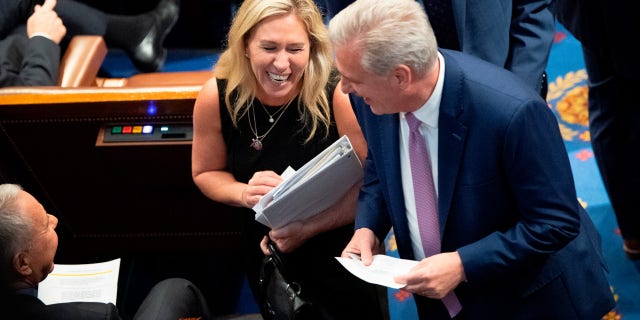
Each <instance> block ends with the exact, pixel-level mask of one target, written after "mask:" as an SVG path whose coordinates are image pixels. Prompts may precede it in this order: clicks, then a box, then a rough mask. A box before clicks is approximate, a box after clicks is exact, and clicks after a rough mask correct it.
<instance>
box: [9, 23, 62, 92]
mask: <svg viewBox="0 0 640 320" xmlns="http://www.w3.org/2000/svg"><path fill="white" fill-rule="evenodd" d="M59 72H60V46H59V45H57V44H56V43H55V42H53V41H51V40H49V39H47V38H45V37H40V36H36V37H33V38H31V39H29V38H27V36H26V35H21V34H14V35H10V36H8V37H7V38H5V39H2V40H0V88H2V87H9V86H53V85H56V83H58V74H59Z"/></svg>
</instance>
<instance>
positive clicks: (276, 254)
mask: <svg viewBox="0 0 640 320" xmlns="http://www.w3.org/2000/svg"><path fill="white" fill-rule="evenodd" d="M267 248H269V252H271V260H272V261H273V264H274V265H275V266H276V268H278V270H280V274H282V276H283V277H284V278H285V279H286V278H287V275H286V272H285V269H286V268H285V265H284V261H283V259H282V253H281V252H280V249H278V245H277V244H276V243H275V242H273V240H271V239H269V241H268V242H267Z"/></svg>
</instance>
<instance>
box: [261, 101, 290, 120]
mask: <svg viewBox="0 0 640 320" xmlns="http://www.w3.org/2000/svg"><path fill="white" fill-rule="evenodd" d="M260 105H261V106H262V110H264V112H266V113H267V115H269V123H273V122H274V121H275V120H274V119H273V117H277V116H278V114H279V113H282V112H284V110H285V107H280V108H278V110H276V112H274V113H273V114H271V113H270V112H269V110H267V107H265V106H264V104H262V102H260Z"/></svg>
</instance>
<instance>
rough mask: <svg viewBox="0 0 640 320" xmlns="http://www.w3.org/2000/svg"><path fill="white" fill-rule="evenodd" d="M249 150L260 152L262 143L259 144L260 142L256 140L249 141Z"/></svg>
mask: <svg viewBox="0 0 640 320" xmlns="http://www.w3.org/2000/svg"><path fill="white" fill-rule="evenodd" d="M250 146H251V148H254V149H256V150H258V151H260V150H262V142H260V140H258V139H255V138H254V139H251V144H250Z"/></svg>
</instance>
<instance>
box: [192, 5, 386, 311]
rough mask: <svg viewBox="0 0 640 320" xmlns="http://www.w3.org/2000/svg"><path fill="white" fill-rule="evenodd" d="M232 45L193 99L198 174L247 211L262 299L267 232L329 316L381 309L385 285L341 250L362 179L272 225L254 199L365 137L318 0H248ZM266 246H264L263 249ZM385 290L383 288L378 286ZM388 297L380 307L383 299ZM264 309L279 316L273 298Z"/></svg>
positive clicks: (250, 270) (200, 181) (200, 182)
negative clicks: (373, 281) (347, 266)
mask: <svg viewBox="0 0 640 320" xmlns="http://www.w3.org/2000/svg"><path fill="white" fill-rule="evenodd" d="M228 39H229V40H228V47H227V48H226V49H225V51H224V52H223V53H222V55H221V56H220V58H219V60H218V63H217V65H216V66H215V70H214V74H215V76H216V78H214V79H211V80H209V81H208V82H207V83H206V84H205V85H204V86H203V88H202V90H201V91H200V93H199V95H198V98H197V99H196V102H195V107H194V114H193V124H194V132H193V133H194V135H193V146H192V175H193V179H194V182H195V183H196V185H197V186H198V187H199V188H200V190H201V191H202V192H203V193H204V194H205V195H206V196H208V197H209V198H211V199H212V200H215V201H218V202H222V203H226V204H228V205H230V206H234V207H237V208H236V209H235V211H234V212H235V213H236V214H237V215H239V216H242V217H243V219H244V220H245V229H244V230H245V232H244V235H243V236H244V243H243V248H244V252H245V256H246V257H247V259H246V261H245V262H246V263H245V270H244V271H245V273H246V274H247V276H248V279H249V286H250V287H251V289H252V292H253V294H254V297H256V300H258V302H259V303H258V304H259V305H262V303H261V302H262V301H259V300H260V294H259V290H258V283H259V268H260V264H261V262H262V260H263V257H264V253H265V250H266V249H265V248H266V245H265V246H264V247H263V248H261V246H260V244H261V241H263V243H266V237H267V236H268V237H269V238H270V239H271V240H272V241H273V242H274V243H275V244H276V245H277V247H278V248H279V249H280V250H281V251H282V252H283V253H284V257H283V259H284V260H285V262H284V264H285V265H286V266H287V268H288V270H290V271H291V273H290V274H289V279H287V280H289V281H291V282H296V283H299V284H300V286H301V287H303V288H304V290H303V291H302V298H303V299H305V300H309V301H311V302H312V303H314V304H315V305H316V306H320V307H321V308H322V309H323V310H324V311H326V315H327V317H329V318H339V319H358V318H366V319H383V318H385V312H383V311H382V310H383V307H384V306H386V299H385V291H384V289H383V288H381V287H380V288H378V287H376V286H374V285H370V284H367V283H364V282H362V281H360V280H359V279H357V278H355V277H353V276H352V275H350V274H349V273H348V272H347V271H346V270H344V269H343V268H342V267H341V266H340V265H339V263H338V262H337V261H336V259H335V258H334V257H336V256H340V254H341V252H342V250H343V248H344V247H345V246H346V244H347V241H348V239H349V238H350V237H351V235H352V234H353V222H354V217H355V215H354V213H355V210H354V209H355V203H356V198H357V191H358V187H359V184H360V183H356V184H354V185H353V186H351V188H350V189H349V190H348V191H347V192H346V194H345V195H344V196H342V199H340V200H338V201H337V202H336V203H335V204H333V205H332V206H331V207H330V208H328V209H326V210H324V211H322V212H320V213H319V214H318V215H316V216H314V217H313V218H309V219H305V220H301V221H294V222H292V223H290V224H288V225H286V226H283V227H281V228H277V229H272V230H269V229H268V228H266V227H265V226H264V225H262V224H260V223H258V222H256V221H255V220H254V212H253V211H252V210H251V208H252V207H253V206H254V205H255V204H256V203H257V202H258V200H259V199H260V198H261V197H262V196H263V195H265V194H266V193H267V192H268V191H269V190H271V189H273V188H274V187H275V186H277V185H278V184H279V183H280V182H282V177H280V175H279V174H280V173H282V172H283V171H284V170H285V168H287V167H288V166H291V167H292V168H294V169H299V168H300V167H301V166H302V165H304V164H305V163H307V162H308V161H309V160H311V159H312V158H313V157H315V156H316V155H317V154H318V153H320V152H321V151H322V150H324V149H325V148H326V147H328V146H329V145H331V143H333V142H334V141H336V140H337V139H338V138H339V137H341V136H343V135H347V136H348V137H349V140H350V141H351V142H352V144H353V146H354V149H355V150H356V152H357V154H358V157H359V158H360V159H364V157H365V152H366V146H365V142H364V139H363V138H362V133H361V131H360V127H359V126H358V123H357V121H356V118H355V115H354V114H353V111H352V109H351V105H350V104H349V100H348V97H347V96H346V95H345V94H343V93H342V92H341V91H340V89H339V84H338V78H337V77H336V75H337V74H336V73H334V69H333V68H332V64H333V63H332V61H333V53H332V51H331V48H330V45H329V42H328V36H327V30H326V26H325V25H324V22H323V20H322V15H321V14H320V11H319V10H318V8H317V7H316V6H315V4H314V2H313V1H312V0H248V1H244V2H243V3H242V5H241V6H240V8H239V9H238V12H237V15H236V16H235V18H234V20H233V23H232V24H231V27H230V29H229V34H228ZM261 249H262V250H261ZM379 290H382V291H379ZM375 306H380V308H378V307H375ZM262 315H263V317H264V318H265V319H271V315H270V314H269V312H268V310H267V309H266V308H263V310H262Z"/></svg>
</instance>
